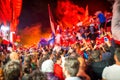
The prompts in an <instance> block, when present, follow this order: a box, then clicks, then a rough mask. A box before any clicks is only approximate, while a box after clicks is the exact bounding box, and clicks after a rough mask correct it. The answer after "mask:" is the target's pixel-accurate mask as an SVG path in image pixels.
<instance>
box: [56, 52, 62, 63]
mask: <svg viewBox="0 0 120 80" xmlns="http://www.w3.org/2000/svg"><path fill="white" fill-rule="evenodd" d="M55 58H56V63H57V64H60V65H61V63H62V58H61V55H60V54H58V55H56V56H55Z"/></svg>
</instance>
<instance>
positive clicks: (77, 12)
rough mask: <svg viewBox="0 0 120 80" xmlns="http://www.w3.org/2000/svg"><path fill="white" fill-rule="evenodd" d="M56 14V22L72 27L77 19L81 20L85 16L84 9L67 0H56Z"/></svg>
mask: <svg viewBox="0 0 120 80" xmlns="http://www.w3.org/2000/svg"><path fill="white" fill-rule="evenodd" d="M56 16H57V18H58V22H59V23H62V26H63V27H72V26H73V25H76V24H77V23H78V22H79V21H83V20H84V18H85V10H84V9H83V8H82V7H79V6H77V5H75V4H73V3H72V2H70V1H69V0H66V1H58V3H57V8H56Z"/></svg>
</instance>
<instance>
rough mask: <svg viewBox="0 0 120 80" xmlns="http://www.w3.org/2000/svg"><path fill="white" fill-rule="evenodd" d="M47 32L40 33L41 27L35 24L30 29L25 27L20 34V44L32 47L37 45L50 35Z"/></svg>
mask: <svg viewBox="0 0 120 80" xmlns="http://www.w3.org/2000/svg"><path fill="white" fill-rule="evenodd" d="M49 33H50V32H48V30H46V32H45V33H42V32H41V25H40V24H35V25H32V26H30V27H26V28H25V29H24V30H22V31H21V32H20V36H21V44H22V45H23V46H32V45H34V44H35V45H37V44H38V43H39V41H40V39H41V38H45V39H47V38H48V37H49V36H50V34H49Z"/></svg>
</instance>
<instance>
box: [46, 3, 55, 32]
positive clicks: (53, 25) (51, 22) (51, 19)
mask: <svg viewBox="0 0 120 80" xmlns="http://www.w3.org/2000/svg"><path fill="white" fill-rule="evenodd" d="M48 12H49V19H50V26H51V30H52V33H54V34H55V26H56V23H55V21H54V19H53V16H52V12H51V10H50V5H49V4H48Z"/></svg>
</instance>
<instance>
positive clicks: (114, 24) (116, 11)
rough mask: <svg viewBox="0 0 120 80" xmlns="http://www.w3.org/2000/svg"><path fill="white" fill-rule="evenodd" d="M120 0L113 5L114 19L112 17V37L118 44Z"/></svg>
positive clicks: (119, 42)
mask: <svg viewBox="0 0 120 80" xmlns="http://www.w3.org/2000/svg"><path fill="white" fill-rule="evenodd" d="M119 9H120V0H115V3H114V5H113V17H112V23H111V24H112V28H111V31H112V36H113V38H114V40H115V41H116V43H117V44H120V35H119V34H120V10H119Z"/></svg>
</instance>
